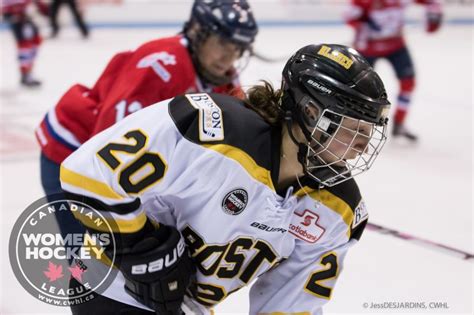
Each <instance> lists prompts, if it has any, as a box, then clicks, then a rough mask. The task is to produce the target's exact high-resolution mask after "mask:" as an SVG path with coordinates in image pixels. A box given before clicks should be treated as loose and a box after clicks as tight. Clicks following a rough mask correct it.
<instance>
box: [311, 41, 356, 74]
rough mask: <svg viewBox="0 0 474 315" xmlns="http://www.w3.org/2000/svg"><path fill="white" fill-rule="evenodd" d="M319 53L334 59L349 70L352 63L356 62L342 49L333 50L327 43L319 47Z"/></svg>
mask: <svg viewBox="0 0 474 315" xmlns="http://www.w3.org/2000/svg"><path fill="white" fill-rule="evenodd" d="M318 55H320V56H324V57H326V58H328V59H331V60H332V61H334V62H336V63H338V64H339V65H341V66H342V67H344V68H345V69H347V70H349V69H350V68H351V66H352V64H353V63H354V61H352V59H351V58H349V57H347V56H346V55H344V54H343V53H341V52H340V51H331V47H328V46H326V45H323V46H322V47H321V48H320V49H319V51H318Z"/></svg>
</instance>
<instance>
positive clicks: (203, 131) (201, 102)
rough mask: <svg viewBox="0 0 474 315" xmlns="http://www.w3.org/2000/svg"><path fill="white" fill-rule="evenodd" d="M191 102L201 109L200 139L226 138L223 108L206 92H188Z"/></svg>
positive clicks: (215, 139) (214, 139)
mask: <svg viewBox="0 0 474 315" xmlns="http://www.w3.org/2000/svg"><path fill="white" fill-rule="evenodd" d="M186 98H187V99H188V100H189V103H191V105H192V106H193V107H194V108H196V109H197V110H199V140H201V141H202V142H209V141H221V140H224V123H223V121H222V110H221V109H220V108H219V106H217V104H216V103H214V101H213V100H212V98H211V97H210V96H209V95H207V94H206V93H199V94H186Z"/></svg>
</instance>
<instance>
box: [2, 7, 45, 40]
mask: <svg viewBox="0 0 474 315" xmlns="http://www.w3.org/2000/svg"><path fill="white" fill-rule="evenodd" d="M3 17H4V19H5V21H7V22H8V23H9V24H10V28H11V30H12V32H13V36H15V41H16V42H17V43H19V42H21V41H23V40H25V39H27V38H25V37H28V38H33V37H36V36H37V35H38V34H39V32H38V27H37V26H36V24H35V23H33V21H32V20H31V19H30V18H29V17H27V16H17V15H13V14H5V15H4V16H3ZM26 29H28V31H26ZM25 33H29V34H28V36H25Z"/></svg>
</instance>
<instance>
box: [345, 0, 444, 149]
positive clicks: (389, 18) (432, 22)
mask: <svg viewBox="0 0 474 315" xmlns="http://www.w3.org/2000/svg"><path fill="white" fill-rule="evenodd" d="M412 3H418V4H422V5H425V6H426V31H427V32H429V33H432V32H435V31H437V30H438V29H439V27H440V26H441V22H442V11H441V5H440V3H439V2H438V1H437V0H408V1H406V0H351V5H350V7H349V9H348V10H347V12H346V21H347V22H348V24H349V25H351V26H352V27H354V29H355V41H354V47H355V48H356V49H357V50H358V51H359V52H360V53H361V54H362V55H364V57H366V59H367V60H368V61H369V63H370V64H372V65H374V64H375V62H376V61H377V59H379V58H386V59H387V60H388V61H389V62H390V64H391V65H392V67H393V69H394V70H395V73H396V75H397V78H398V81H399V94H398V102H397V107H396V110H395V115H394V119H393V121H394V125H393V129H392V135H393V136H395V137H403V138H406V139H409V140H410V141H416V140H417V136H416V135H415V134H414V133H412V132H411V131H409V130H408V129H407V128H406V126H405V118H406V115H407V112H408V109H409V106H410V102H411V97H412V93H413V91H414V88H415V69H414V66H413V61H412V58H411V56H410V53H409V51H408V48H407V46H406V43H405V39H404V35H403V25H404V23H405V21H404V11H405V9H406V8H407V7H408V6H409V5H410V4H412Z"/></svg>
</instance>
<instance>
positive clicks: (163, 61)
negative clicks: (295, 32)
mask: <svg viewBox="0 0 474 315" xmlns="http://www.w3.org/2000/svg"><path fill="white" fill-rule="evenodd" d="M257 32H258V28H257V24H256V21H255V19H254V16H253V13H252V10H251V8H250V7H249V5H248V3H247V1H246V0H237V1H229V0H213V1H202V0H197V1H195V2H194V4H193V7H192V12H191V17H190V19H189V21H188V22H186V23H185V25H184V29H183V31H182V32H181V33H180V34H178V35H176V36H172V37H168V38H162V39H158V40H153V41H150V42H147V43H145V44H143V45H142V46H141V47H139V48H138V49H136V50H135V51H127V52H121V53H118V54H117V55H115V56H114V57H113V58H112V60H111V61H110V62H109V64H108V65H107V66H106V68H105V70H104V72H103V73H102V75H101V76H100V77H99V79H98V80H97V82H96V83H95V85H94V86H93V87H92V88H88V87H86V86H83V85H80V84H76V85H74V86H72V87H71V88H70V89H69V90H68V91H67V92H66V93H65V94H64V95H63V96H62V98H61V99H60V100H59V102H58V104H57V105H56V106H55V107H53V108H52V109H51V110H50V111H49V112H48V113H47V114H46V116H45V117H44V119H43V121H42V122H41V124H40V126H39V127H38V129H37V130H36V137H37V140H38V141H39V143H40V145H41V157H40V159H41V162H40V165H41V183H42V186H43V189H44V191H45V193H46V195H53V194H57V193H61V187H60V183H59V166H60V164H61V162H62V161H63V160H64V159H65V158H66V157H67V156H69V155H70V154H71V153H72V152H73V151H74V150H76V149H77V148H78V147H79V146H80V145H81V144H82V143H84V142H85V141H86V140H88V139H89V138H90V137H92V136H93V135H94V134H96V133H98V132H100V131H102V130H104V129H106V128H108V127H109V126H111V125H113V124H114V123H115V122H117V121H119V120H121V119H123V118H124V117H125V116H127V115H129V114H131V113H133V112H136V111H137V110H140V109H142V108H144V107H147V106H149V105H152V104H154V103H157V102H159V101H162V100H165V99H168V98H171V97H174V96H176V95H179V94H183V93H187V92H216V93H223V94H230V95H234V96H238V97H243V96H244V93H243V91H242V89H241V87H240V83H239V80H238V76H239V72H238V70H237V69H236V67H235V63H236V62H238V61H239V60H240V59H243V58H245V56H247V57H248V55H249V52H250V50H251V45H252V43H253V41H254V39H255V36H256V35H257ZM57 214H58V215H61V216H65V217H64V218H61V217H58V220H59V224H60V228H61V231H62V232H63V234H64V231H70V230H71V228H68V227H67V226H74V225H77V223H76V221H75V220H74V218H73V217H72V215H71V214H70V212H65V211H64V213H63V212H59V213H57Z"/></svg>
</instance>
